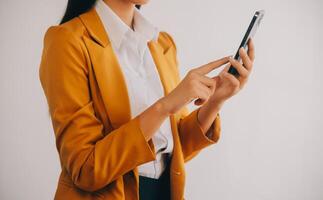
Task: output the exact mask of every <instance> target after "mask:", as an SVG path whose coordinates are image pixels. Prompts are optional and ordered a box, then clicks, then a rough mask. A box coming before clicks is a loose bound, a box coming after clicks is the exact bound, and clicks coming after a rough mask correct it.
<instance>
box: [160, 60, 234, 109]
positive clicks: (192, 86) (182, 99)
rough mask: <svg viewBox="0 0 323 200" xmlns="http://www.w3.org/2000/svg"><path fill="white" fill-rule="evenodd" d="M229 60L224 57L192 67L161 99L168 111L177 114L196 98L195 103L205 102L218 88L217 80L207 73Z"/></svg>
mask: <svg viewBox="0 0 323 200" xmlns="http://www.w3.org/2000/svg"><path fill="white" fill-rule="evenodd" d="M228 61H229V57H224V58H221V59H219V60H216V61H213V62H210V63H208V64H205V65H202V66H200V67H197V68H194V69H191V70H190V71H189V72H188V73H187V74H186V76H185V77H184V78H183V80H182V81H181V82H180V83H179V84H178V85H177V87H176V88H175V89H174V90H172V91H171V92H170V93H169V94H168V95H166V96H165V97H163V98H162V99H161V101H162V102H163V103H164V108H165V109H166V112H167V113H168V114H175V113H176V112H177V111H179V110H180V109H181V108H182V107H183V106H185V105H186V104H188V103H190V102H191V101H192V100H194V99H197V100H195V102H194V103H195V105H202V104H204V103H205V102H206V101H207V100H208V99H209V97H210V96H211V95H212V94H213V92H214V90H215V88H216V81H215V80H214V79H212V78H210V77H208V76H206V74H208V73H209V72H211V71H212V70H214V69H216V68H218V67H220V66H222V65H224V64H226V63H227V62H228Z"/></svg>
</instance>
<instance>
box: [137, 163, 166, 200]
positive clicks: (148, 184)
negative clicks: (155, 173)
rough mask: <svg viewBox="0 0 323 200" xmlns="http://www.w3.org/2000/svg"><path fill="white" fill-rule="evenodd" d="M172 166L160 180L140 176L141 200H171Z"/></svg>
mask: <svg viewBox="0 0 323 200" xmlns="http://www.w3.org/2000/svg"><path fill="white" fill-rule="evenodd" d="M169 170H170V164H169V162H168V163H167V167H166V168H165V171H164V172H163V174H162V175H161V176H160V177H159V179H154V178H149V177H145V176H139V199H140V200H169V199H170V171H169Z"/></svg>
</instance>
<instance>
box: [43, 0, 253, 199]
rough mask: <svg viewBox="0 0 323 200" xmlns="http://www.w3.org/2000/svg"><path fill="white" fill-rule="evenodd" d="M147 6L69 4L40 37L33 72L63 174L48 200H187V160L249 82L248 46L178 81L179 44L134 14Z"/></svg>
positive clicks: (139, 0)
mask: <svg viewBox="0 0 323 200" xmlns="http://www.w3.org/2000/svg"><path fill="white" fill-rule="evenodd" d="M145 3H147V0H97V1H95V0H82V1H81V0H69V1H68V6H67V10H66V14H65V16H64V18H63V20H62V22H61V24H60V25H57V26H51V27H49V29H48V30H47V32H46V34H45V37H44V48H43V54H42V60H41V65H40V70H39V75H40V80H41V84H42V87H43V89H44V93H45V95H46V98H47V102H48V106H49V112H50V115H51V119H52V124H53V128H54V132H55V136H56V146H57V150H58V152H59V157H60V163H61V168H62V171H61V174H60V177H59V181H58V187H57V190H56V194H55V199H58V200H59V199H69V200H72V199H109V200H110V199H130V200H133V199H174V200H178V199H184V184H185V171H184V163H185V162H187V161H189V160H190V159H192V158H193V157H194V156H196V155H197V154H198V153H199V152H200V151H201V149H203V148H205V147H207V146H209V145H212V144H214V143H216V142H217V140H218V138H219V134H220V119H219V110H220V108H221V107H222V105H223V103H224V102H226V101H227V100H228V99H229V98H230V97H231V96H233V95H234V94H236V93H237V92H238V91H239V90H240V89H241V88H242V87H243V86H244V85H245V83H246V81H247V79H248V76H249V74H250V71H251V69H252V65H253V60H254V46H253V44H252V41H251V40H250V41H249V44H248V45H249V46H248V47H249V50H248V53H246V52H245V51H244V50H243V49H241V50H240V55H241V57H242V61H243V64H241V63H239V62H237V61H235V60H233V59H232V58H229V57H225V58H222V59H220V60H217V61H213V62H210V63H208V64H206V65H203V66H200V67H198V68H195V69H192V70H190V71H189V72H188V73H187V75H186V76H185V77H184V78H183V80H180V78H179V71H178V63H177V56H176V45H175V43H174V41H173V39H172V37H171V36H170V35H169V34H168V33H166V32H162V31H158V29H157V28H156V27H155V26H153V25H152V24H151V23H150V22H149V21H148V20H147V19H146V18H145V17H144V16H143V15H141V14H140V12H139V10H138V8H136V7H140V5H143V4H145ZM135 5H137V6H135ZM226 63H228V65H227V66H226V67H225V68H224V69H223V70H222V71H221V72H220V74H219V75H218V76H216V77H213V78H209V77H208V76H206V74H207V73H209V72H210V71H212V70H213V69H215V68H218V67H220V66H222V65H224V64H226ZM230 64H232V65H233V66H234V67H235V68H236V69H237V70H238V72H239V74H240V76H238V77H234V76H232V75H231V74H229V73H228V72H227V70H228V66H229V65H230ZM243 65H244V67H243ZM194 99H197V100H196V101H195V104H196V105H200V107H199V108H198V109H196V110H194V111H193V112H191V113H189V111H188V109H187V107H186V105H187V104H188V103H190V102H191V101H192V100H194Z"/></svg>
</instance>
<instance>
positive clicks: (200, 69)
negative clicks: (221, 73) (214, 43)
mask: <svg viewBox="0 0 323 200" xmlns="http://www.w3.org/2000/svg"><path fill="white" fill-rule="evenodd" d="M227 62H229V56H227V57H224V58H221V59H219V60H216V61H213V62H210V63H208V64H205V65H202V66H200V67H197V68H195V69H194V70H195V72H197V73H199V74H207V73H209V72H210V71H212V70H214V69H216V68H218V67H221V66H222V65H224V64H226V63H227Z"/></svg>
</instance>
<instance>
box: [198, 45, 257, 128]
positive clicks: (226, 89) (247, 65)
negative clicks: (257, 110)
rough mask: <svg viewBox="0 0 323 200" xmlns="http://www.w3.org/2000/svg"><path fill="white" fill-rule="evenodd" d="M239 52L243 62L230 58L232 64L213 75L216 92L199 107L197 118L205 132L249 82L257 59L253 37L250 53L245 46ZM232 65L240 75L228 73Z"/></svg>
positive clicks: (249, 46) (249, 47)
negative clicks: (225, 105) (228, 102)
mask: <svg viewBox="0 0 323 200" xmlns="http://www.w3.org/2000/svg"><path fill="white" fill-rule="evenodd" d="M239 54H240V57H241V58H242V63H243V64H241V63H240V62H238V61H236V60H234V59H232V58H230V59H229V61H230V64H229V65H227V66H226V67H225V68H224V69H223V70H222V71H221V72H220V74H219V75H218V76H215V77H213V79H214V80H216V89H215V91H214V93H213V94H212V96H211V97H210V98H209V100H208V101H207V102H206V103H205V104H204V105H203V106H201V107H200V108H199V111H198V117H197V118H198V121H199V123H200V125H201V127H202V129H203V131H204V132H205V133H206V132H207V130H209V128H210V126H211V125H212V123H213V121H214V119H215V118H216V116H217V113H218V112H219V110H220V109H221V107H222V105H223V103H224V102H225V101H226V100H227V99H229V98H230V97H232V96H233V95H235V94H236V93H237V92H238V91H240V90H241V89H242V88H243V87H244V85H245V84H246V83H247V80H248V77H249V75H250V73H251V70H252V66H253V61H254V59H255V49H254V45H253V41H252V40H251V39H250V40H249V42H248V54H247V53H246V51H245V50H244V49H243V48H241V49H240V50H239ZM230 65H232V66H233V67H234V68H236V69H237V71H238V72H239V76H238V77H235V76H233V75H232V74H230V73H228V69H229V67H230Z"/></svg>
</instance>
